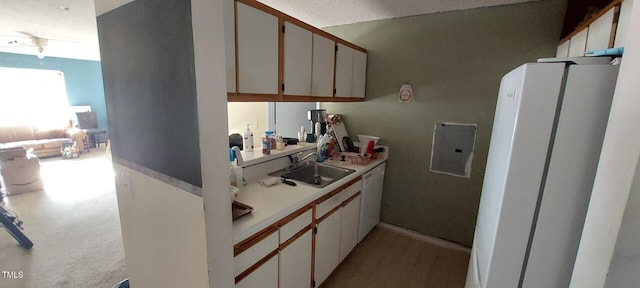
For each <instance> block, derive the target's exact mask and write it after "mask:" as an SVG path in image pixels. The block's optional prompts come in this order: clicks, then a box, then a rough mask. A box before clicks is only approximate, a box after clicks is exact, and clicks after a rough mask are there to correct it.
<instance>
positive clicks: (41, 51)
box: [0, 31, 73, 59]
mask: <svg viewBox="0 0 640 288" xmlns="http://www.w3.org/2000/svg"><path fill="white" fill-rule="evenodd" d="M18 33H20V34H22V35H24V36H15V35H0V36H1V38H2V39H3V41H2V42H0V47H9V48H20V47H24V48H27V49H33V48H35V50H36V51H35V52H36V56H37V57H38V58H39V59H43V58H44V56H45V48H46V47H47V45H48V44H49V41H51V40H52V39H47V38H42V37H38V36H36V35H34V34H31V33H28V32H21V31H18ZM53 40H54V41H57V40H55V39H53ZM59 41H64V40H59ZM68 42H73V41H68Z"/></svg>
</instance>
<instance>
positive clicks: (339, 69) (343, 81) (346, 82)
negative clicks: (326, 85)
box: [335, 43, 353, 97]
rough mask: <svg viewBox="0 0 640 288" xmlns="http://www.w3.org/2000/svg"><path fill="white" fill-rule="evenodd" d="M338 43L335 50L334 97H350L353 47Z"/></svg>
mask: <svg viewBox="0 0 640 288" xmlns="http://www.w3.org/2000/svg"><path fill="white" fill-rule="evenodd" d="M337 45H338V51H336V95H335V96H336V97H351V83H352V81H353V48H351V47H349V46H345V45H342V44H340V43H338V44H337Z"/></svg>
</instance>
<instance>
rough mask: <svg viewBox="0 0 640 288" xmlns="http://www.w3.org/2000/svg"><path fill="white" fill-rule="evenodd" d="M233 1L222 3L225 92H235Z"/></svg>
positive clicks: (225, 0) (227, 0)
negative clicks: (225, 71)
mask: <svg viewBox="0 0 640 288" xmlns="http://www.w3.org/2000/svg"><path fill="white" fill-rule="evenodd" d="M234 3H235V1H233V0H224V1H223V2H222V9H223V10H224V13H223V14H222V18H223V21H224V22H223V25H224V45H225V47H224V51H225V56H226V60H227V92H236V27H235V19H234V18H235V17H234V16H233V15H235V12H234V9H235V8H234Z"/></svg>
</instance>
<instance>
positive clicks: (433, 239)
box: [377, 222, 471, 254]
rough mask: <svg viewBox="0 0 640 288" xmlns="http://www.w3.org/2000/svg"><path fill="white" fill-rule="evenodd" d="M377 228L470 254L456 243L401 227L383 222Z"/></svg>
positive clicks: (468, 250)
mask: <svg viewBox="0 0 640 288" xmlns="http://www.w3.org/2000/svg"><path fill="white" fill-rule="evenodd" d="M377 226H378V227H380V228H382V229H387V230H392V231H396V232H398V233H401V234H404V235H407V236H409V237H411V238H413V239H417V240H421V241H424V242H427V243H429V244H433V245H436V246H440V247H443V248H447V249H451V250H456V251H461V252H465V253H469V254H471V249H470V248H468V247H465V246H462V245H460V244H458V243H453V242H451V241H447V240H443V239H440V238H437V237H433V236H429V235H424V234H420V233H418V232H416V231H412V230H409V229H405V228H402V227H398V226H395V225H392V224H389V223H384V222H380V223H378V225H377Z"/></svg>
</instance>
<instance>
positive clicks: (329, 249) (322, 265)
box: [314, 209, 342, 287]
mask: <svg viewBox="0 0 640 288" xmlns="http://www.w3.org/2000/svg"><path fill="white" fill-rule="evenodd" d="M341 216H342V209H338V210H337V211H335V212H333V213H332V214H331V215H329V217H327V218H325V219H323V220H322V221H321V222H319V223H317V226H316V227H317V229H318V230H317V233H316V251H315V252H316V253H315V266H314V267H315V269H314V272H315V273H314V278H315V279H314V280H315V282H316V287H318V286H320V284H322V282H324V280H326V279H327V277H328V276H329V274H331V272H332V271H333V269H335V268H336V267H338V264H339V263H340V230H341V229H340V219H341V218H342V217H341Z"/></svg>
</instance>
